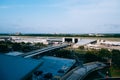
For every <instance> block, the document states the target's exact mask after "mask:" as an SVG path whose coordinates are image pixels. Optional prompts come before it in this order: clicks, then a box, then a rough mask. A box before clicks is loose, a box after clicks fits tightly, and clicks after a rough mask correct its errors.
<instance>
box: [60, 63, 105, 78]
mask: <svg viewBox="0 0 120 80" xmlns="http://www.w3.org/2000/svg"><path fill="white" fill-rule="evenodd" d="M105 66H106V65H105V64H103V63H101V62H91V63H87V64H84V65H83V66H78V67H76V68H74V69H73V70H71V71H70V72H68V73H67V74H66V75H64V76H63V77H62V78H61V80H83V79H84V78H85V77H86V76H87V75H88V74H89V73H91V72H93V71H95V70H99V69H102V68H104V67H105Z"/></svg>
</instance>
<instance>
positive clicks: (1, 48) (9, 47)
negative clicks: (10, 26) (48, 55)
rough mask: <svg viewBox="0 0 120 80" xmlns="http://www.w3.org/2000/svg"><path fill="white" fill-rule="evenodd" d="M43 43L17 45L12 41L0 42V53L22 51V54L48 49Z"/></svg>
mask: <svg viewBox="0 0 120 80" xmlns="http://www.w3.org/2000/svg"><path fill="white" fill-rule="evenodd" d="M46 46H47V45H44V44H43V43H34V44H32V43H29V42H28V43H24V42H21V43H17V42H11V41H0V53H7V52H10V51H20V52H29V51H32V50H36V49H40V48H43V47H46Z"/></svg>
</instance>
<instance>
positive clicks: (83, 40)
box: [76, 39, 95, 45]
mask: <svg viewBox="0 0 120 80" xmlns="http://www.w3.org/2000/svg"><path fill="white" fill-rule="evenodd" d="M93 41H95V39H81V40H80V41H78V43H76V45H85V44H88V43H90V42H93Z"/></svg>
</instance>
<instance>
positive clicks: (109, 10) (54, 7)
mask: <svg viewBox="0 0 120 80" xmlns="http://www.w3.org/2000/svg"><path fill="white" fill-rule="evenodd" d="M6 32H8V33H14V32H22V33H120V0H0V33H6Z"/></svg>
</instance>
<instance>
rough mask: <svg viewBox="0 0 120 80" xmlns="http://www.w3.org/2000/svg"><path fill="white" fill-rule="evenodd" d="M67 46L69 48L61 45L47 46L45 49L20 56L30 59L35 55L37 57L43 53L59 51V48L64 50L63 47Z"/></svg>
mask: <svg viewBox="0 0 120 80" xmlns="http://www.w3.org/2000/svg"><path fill="white" fill-rule="evenodd" d="M67 46H69V44H63V45H58V46H49V47H46V48H42V49H38V50H35V51H32V52H28V53H26V54H23V55H20V56H21V57H24V58H28V57H32V56H35V55H38V54H42V53H44V52H48V51H51V50H55V49H59V48H64V47H67Z"/></svg>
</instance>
